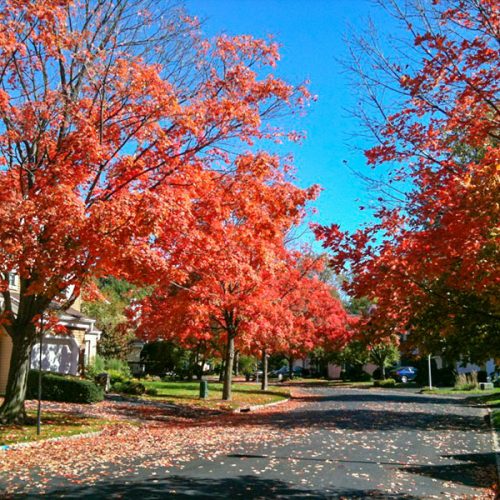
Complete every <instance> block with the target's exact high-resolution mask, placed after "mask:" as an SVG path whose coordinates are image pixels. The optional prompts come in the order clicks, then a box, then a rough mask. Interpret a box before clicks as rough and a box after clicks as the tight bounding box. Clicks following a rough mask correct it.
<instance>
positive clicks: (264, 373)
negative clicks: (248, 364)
mask: <svg viewBox="0 0 500 500" xmlns="http://www.w3.org/2000/svg"><path fill="white" fill-rule="evenodd" d="M267 380H268V376H267V351H266V349H262V382H261V384H260V388H261V390H263V391H267V389H268V382H267Z"/></svg>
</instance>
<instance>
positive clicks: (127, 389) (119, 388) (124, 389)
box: [112, 380, 146, 396]
mask: <svg viewBox="0 0 500 500" xmlns="http://www.w3.org/2000/svg"><path fill="white" fill-rule="evenodd" d="M112 389H113V391H115V392H121V393H123V394H131V395H134V396H141V395H142V394H144V393H145V392H146V387H145V386H144V384H141V383H140V382H138V381H136V380H126V381H125V382H117V383H116V384H113V386H112Z"/></svg>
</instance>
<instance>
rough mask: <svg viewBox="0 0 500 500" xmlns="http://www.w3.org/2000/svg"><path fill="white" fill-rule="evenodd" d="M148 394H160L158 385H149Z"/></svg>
mask: <svg viewBox="0 0 500 500" xmlns="http://www.w3.org/2000/svg"><path fill="white" fill-rule="evenodd" d="M146 394H147V395H148V396H158V389H157V388H156V387H149V388H148V389H146Z"/></svg>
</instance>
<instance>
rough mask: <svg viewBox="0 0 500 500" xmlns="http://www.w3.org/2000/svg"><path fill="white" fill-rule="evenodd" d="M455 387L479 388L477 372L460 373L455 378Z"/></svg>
mask: <svg viewBox="0 0 500 500" xmlns="http://www.w3.org/2000/svg"><path fill="white" fill-rule="evenodd" d="M454 388H455V389H456V390H457V391H472V390H474V389H477V388H478V382H477V372H471V373H460V374H458V375H457V376H456V379H455V387H454Z"/></svg>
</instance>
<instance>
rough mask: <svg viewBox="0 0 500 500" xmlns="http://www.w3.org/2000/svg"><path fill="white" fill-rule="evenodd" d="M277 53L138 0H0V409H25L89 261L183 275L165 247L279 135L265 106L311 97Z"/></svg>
mask: <svg viewBox="0 0 500 500" xmlns="http://www.w3.org/2000/svg"><path fill="white" fill-rule="evenodd" d="M148 4H149V5H150V6H151V5H153V6H154V4H151V2H148ZM277 60H278V52H277V46H276V44H274V43H268V42H265V41H262V40H257V39H254V38H252V37H250V36H239V37H238V36H237V37H228V36H222V37H218V38H216V39H214V40H213V41H209V40H205V39H204V38H203V37H202V35H201V34H200V32H199V29H198V24H197V22H196V21H195V20H192V19H189V18H187V17H185V16H183V15H182V14H178V12H177V11H175V12H174V11H168V10H167V11H165V12H160V11H154V12H151V11H149V12H148V11H147V10H143V9H142V4H141V2H135V1H134V2H128V1H125V0H123V1H120V2H112V1H108V0H105V1H102V2H97V3H95V2H91V1H90V0H84V1H81V2H80V1H79V2H76V1H72V0H64V1H60V0H34V1H31V2H18V1H13V0H12V1H11V0H4V1H3V2H2V5H1V10H0V71H1V75H2V84H1V88H0V117H1V120H2V122H1V123H2V126H1V129H0V162H1V165H0V201H1V203H0V220H1V224H0V255H1V259H0V292H1V294H2V297H3V311H2V315H1V321H2V325H3V327H4V328H5V330H6V331H7V333H8V334H9V336H10V337H11V339H12V342H13V351H12V359H11V363H10V374H9V379H8V383H7V391H6V395H5V400H4V402H3V405H2V407H1V408H0V420H1V421H16V420H22V419H23V416H24V398H25V390H26V380H27V373H28V370H29V364H30V351H31V346H32V345H33V343H34V341H35V338H36V318H38V317H39V316H40V315H41V314H43V313H44V312H45V311H47V308H48V307H49V304H51V303H53V302H57V303H58V304H59V307H60V308H61V309H64V308H66V307H67V306H69V305H70V304H71V303H72V301H74V300H75V298H76V296H77V295H78V294H79V293H80V291H81V289H82V287H83V286H84V285H85V284H86V283H89V282H90V278H91V277H99V276H103V275H114V276H117V277H119V278H125V279H128V280H129V281H131V282H134V283H138V284H148V283H154V282H155V281H157V277H158V276H163V275H165V274H166V273H172V274H171V276H170V277H171V279H172V280H175V279H179V280H182V279H183V276H179V275H178V274H179V273H176V270H175V267H173V266H170V265H168V262H167V261H168V259H165V254H166V253H170V252H172V253H173V252H176V251H177V250H178V248H177V246H176V242H177V238H178V237H179V235H182V234H184V233H185V232H186V231H188V230H189V229H190V228H191V227H193V225H192V219H193V217H192V214H193V213H197V212H199V210H201V209H202V208H201V207H203V206H206V207H208V206H209V204H206V205H204V204H203V198H204V197H205V196H206V195H208V193H209V191H210V186H211V185H212V184H214V182H215V180H216V179H217V178H219V179H220V178H223V177H224V175H223V173H222V170H224V168H225V167H227V166H228V165H233V164H235V162H236V157H237V156H238V155H240V154H241V151H242V150H243V149H247V148H248V147H249V145H251V144H254V143H256V141H259V140H260V139H273V138H277V137H279V136H280V134H281V133H280V132H279V131H276V130H275V129H273V130H271V131H267V129H266V128H265V123H266V120H267V119H268V118H271V117H272V116H274V115H275V114H276V113H279V112H281V111H283V108H284V107H290V106H296V105H298V106H300V105H301V104H303V102H304V100H307V98H308V94H307V92H306V91H305V89H303V88H301V87H299V88H295V87H293V86H291V85H288V84H286V83H285V82H283V81H282V80H280V79H278V78H276V77H275V76H274V75H273V74H272V67H273V66H274V65H275V63H276V61H277ZM269 67H270V68H271V71H270V70H269ZM262 68H265V70H262ZM261 70H262V71H261ZM242 161H243V160H242ZM218 173H219V174H218ZM215 174H217V175H218V176H217V175H215ZM206 183H208V185H207V184H206ZM205 216H206V217H205ZM203 217H204V218H207V217H208V218H209V217H210V214H204V215H203ZM193 238H195V235H193ZM159 242H161V245H160V244H159ZM11 272H15V273H17V274H18V275H19V277H20V284H21V292H20V297H19V306H18V307H16V308H15V307H14V305H13V297H12V295H11V293H10V292H9V289H8V274H9V273H11ZM68 289H72V290H73V293H72V295H71V297H69V298H68V297H66V295H65V291H66V290H68Z"/></svg>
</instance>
